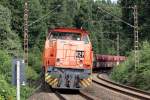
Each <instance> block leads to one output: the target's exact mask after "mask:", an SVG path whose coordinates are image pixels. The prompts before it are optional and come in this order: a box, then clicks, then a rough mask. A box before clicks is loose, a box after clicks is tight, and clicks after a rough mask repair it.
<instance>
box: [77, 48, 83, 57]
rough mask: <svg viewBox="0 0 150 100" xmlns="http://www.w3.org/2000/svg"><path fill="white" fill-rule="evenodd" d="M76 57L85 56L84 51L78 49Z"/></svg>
mask: <svg viewBox="0 0 150 100" xmlns="http://www.w3.org/2000/svg"><path fill="white" fill-rule="evenodd" d="M76 58H84V51H79V50H78V51H76Z"/></svg>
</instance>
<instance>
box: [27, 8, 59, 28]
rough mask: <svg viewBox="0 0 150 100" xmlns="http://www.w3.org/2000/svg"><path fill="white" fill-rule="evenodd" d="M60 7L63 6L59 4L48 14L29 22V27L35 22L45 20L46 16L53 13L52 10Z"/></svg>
mask: <svg viewBox="0 0 150 100" xmlns="http://www.w3.org/2000/svg"><path fill="white" fill-rule="evenodd" d="M59 7H61V5H57V7H56V8H54V9H53V10H52V11H50V12H49V13H47V14H46V15H44V16H42V17H41V18H39V19H37V20H36V21H34V22H32V23H31V24H29V27H30V26H32V25H33V24H35V23H37V22H39V21H41V20H43V19H44V18H46V17H47V16H48V15H49V14H51V13H52V12H54V11H55V10H56V9H58V8H59Z"/></svg>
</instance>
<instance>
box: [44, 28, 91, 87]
mask: <svg viewBox="0 0 150 100" xmlns="http://www.w3.org/2000/svg"><path fill="white" fill-rule="evenodd" d="M92 62H93V51H92V46H91V42H90V40H89V37H88V33H87V32H86V31H84V30H81V29H73V28H57V29H53V30H50V31H49V34H48V37H47V39H46V42H45V48H44V52H43V69H44V72H45V81H46V82H47V83H48V84H49V85H51V86H52V87H53V88H64V89H80V88H82V87H87V86H88V85H90V84H91V81H92V79H91V73H92Z"/></svg>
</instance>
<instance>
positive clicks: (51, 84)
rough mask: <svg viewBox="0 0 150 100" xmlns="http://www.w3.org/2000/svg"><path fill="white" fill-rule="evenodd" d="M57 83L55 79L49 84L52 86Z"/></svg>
mask: <svg viewBox="0 0 150 100" xmlns="http://www.w3.org/2000/svg"><path fill="white" fill-rule="evenodd" d="M56 81H57V79H54V80H53V81H52V82H50V83H49V84H50V85H53V84H54V83H55V82H56Z"/></svg>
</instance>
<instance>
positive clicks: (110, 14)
mask: <svg viewBox="0 0 150 100" xmlns="http://www.w3.org/2000/svg"><path fill="white" fill-rule="evenodd" d="M98 9H100V10H102V11H104V12H105V13H107V14H109V15H110V16H112V17H115V18H117V19H119V20H120V21H122V22H123V23H125V24H127V25H129V26H130V27H132V28H134V25H132V24H130V23H128V22H126V21H124V20H123V19H121V18H119V17H118V16H116V15H113V14H111V13H110V12H108V11H106V10H105V9H103V8H101V7H98Z"/></svg>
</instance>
